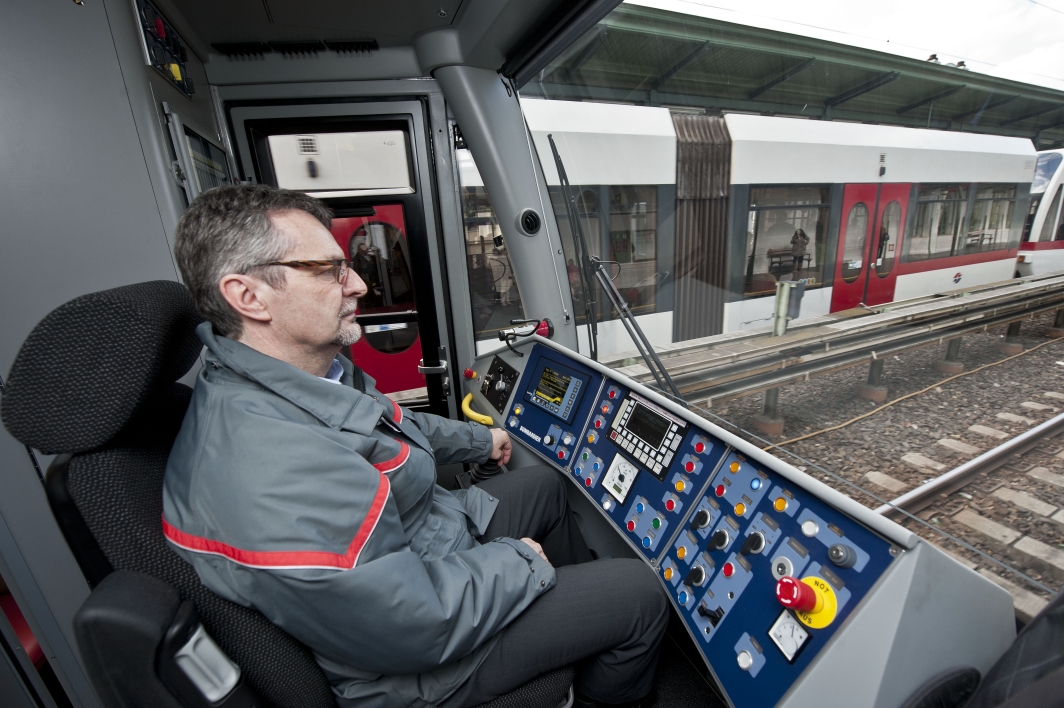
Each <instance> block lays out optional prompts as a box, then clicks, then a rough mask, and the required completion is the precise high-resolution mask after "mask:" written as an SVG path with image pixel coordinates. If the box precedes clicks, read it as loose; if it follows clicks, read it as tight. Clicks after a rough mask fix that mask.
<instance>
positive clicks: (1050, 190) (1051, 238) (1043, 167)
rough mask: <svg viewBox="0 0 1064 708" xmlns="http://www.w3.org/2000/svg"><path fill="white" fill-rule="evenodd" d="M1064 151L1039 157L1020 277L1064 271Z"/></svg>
mask: <svg viewBox="0 0 1064 708" xmlns="http://www.w3.org/2000/svg"><path fill="white" fill-rule="evenodd" d="M1061 163H1064V150H1046V151H1044V152H1040V153H1038V166H1037V168H1036V169H1035V175H1034V181H1033V182H1032V183H1031V205H1030V207H1029V208H1028V210H1027V222H1026V223H1025V224H1024V227H1023V241H1022V243H1020V255H1019V258H1018V259H1017V264H1016V270H1017V272H1019V274H1020V275H1042V274H1044V273H1052V272H1055V271H1059V270H1064V220H1062V219H1061V214H1060V211H1061V210H1060V203H1061V201H1062V197H1061V192H1062V191H1064V169H1061Z"/></svg>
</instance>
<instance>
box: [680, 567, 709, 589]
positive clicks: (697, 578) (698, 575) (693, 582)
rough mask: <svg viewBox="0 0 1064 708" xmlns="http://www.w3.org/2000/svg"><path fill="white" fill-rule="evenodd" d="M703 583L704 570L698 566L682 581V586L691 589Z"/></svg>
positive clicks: (704, 578)
mask: <svg viewBox="0 0 1064 708" xmlns="http://www.w3.org/2000/svg"><path fill="white" fill-rule="evenodd" d="M704 582H706V569H705V568H703V567H702V566H700V565H696V566H695V567H694V568H692V569H691V572H690V573H688V574H687V577H686V578H684V579H683V584H684V585H687V586H688V587H692V588H697V587H700V586H701V585H702V583H704Z"/></svg>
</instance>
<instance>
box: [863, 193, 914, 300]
mask: <svg viewBox="0 0 1064 708" xmlns="http://www.w3.org/2000/svg"><path fill="white" fill-rule="evenodd" d="M910 191H911V185H908V184H883V185H880V187H879V207H878V209H876V220H875V226H874V228H873V229H872V233H873V234H876V237H875V238H874V239H873V240H872V243H871V244H870V245H871V249H870V251H869V253H870V255H869V258H868V275H867V278H866V283H867V284H866V285H865V296H864V303H865V304H866V305H881V304H883V303H884V302H891V301H893V300H894V285H895V283H896V281H897V280H898V264H899V262H900V256H901V242H902V239H903V238H904V234H905V217H906V212H907V211H908V209H909V194H910Z"/></svg>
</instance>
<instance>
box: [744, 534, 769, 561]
mask: <svg viewBox="0 0 1064 708" xmlns="http://www.w3.org/2000/svg"><path fill="white" fill-rule="evenodd" d="M763 550H765V535H764V534H763V533H761V532H760V531H754V532H753V533H752V534H750V535H749V536H747V537H746V541H745V542H743V547H742V548H740V549H739V553H741V554H743V555H744V556H748V555H750V554H751V553H753V554H755V555H756V554H758V553H760V552H761V551H763Z"/></svg>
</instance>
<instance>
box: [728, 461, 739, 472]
mask: <svg viewBox="0 0 1064 708" xmlns="http://www.w3.org/2000/svg"><path fill="white" fill-rule="evenodd" d="M729 469H730V470H731V471H732V472H738V471H739V461H738V460H736V461H735V462H733V463H731V467H730V468H729Z"/></svg>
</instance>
